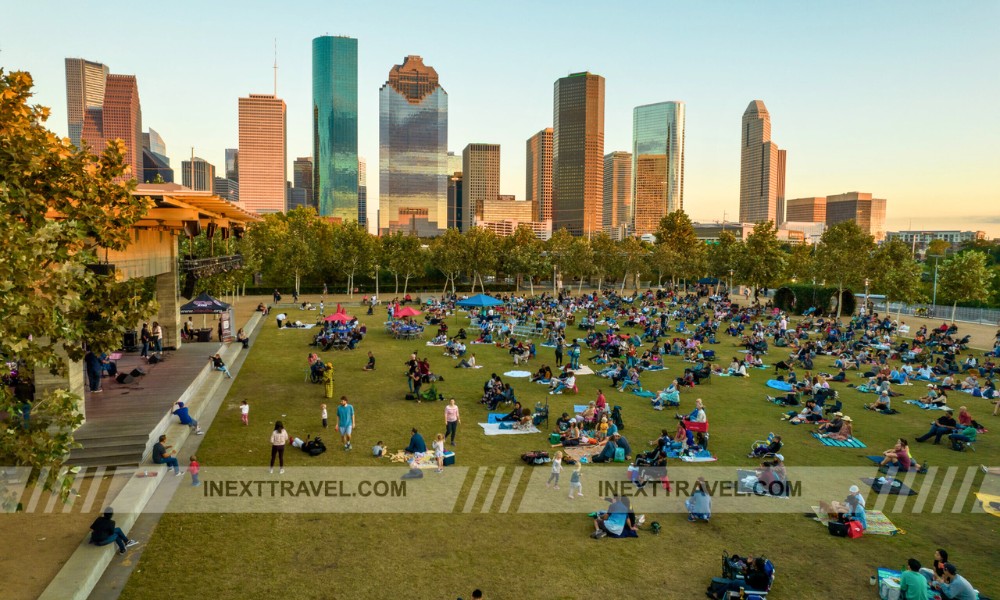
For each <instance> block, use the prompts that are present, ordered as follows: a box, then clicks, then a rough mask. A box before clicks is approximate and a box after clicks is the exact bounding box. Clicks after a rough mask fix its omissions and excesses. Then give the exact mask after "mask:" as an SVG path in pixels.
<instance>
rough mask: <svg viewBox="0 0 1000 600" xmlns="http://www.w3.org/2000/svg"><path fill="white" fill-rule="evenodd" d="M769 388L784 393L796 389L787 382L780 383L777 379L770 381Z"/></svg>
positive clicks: (768, 381) (768, 382)
mask: <svg viewBox="0 0 1000 600" xmlns="http://www.w3.org/2000/svg"><path fill="white" fill-rule="evenodd" d="M767 387H769V388H774V389H776V390H781V391H782V392H790V391H792V390H793V389H794V388H793V387H792V384H790V383H788V382H787V381H778V380H777V379H768V380H767Z"/></svg>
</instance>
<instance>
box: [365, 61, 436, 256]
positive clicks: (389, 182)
mask: <svg viewBox="0 0 1000 600" xmlns="http://www.w3.org/2000/svg"><path fill="white" fill-rule="evenodd" d="M449 175H450V174H449V173H448V93H447V92H445V90H444V88H443V87H441V84H440V83H439V81H438V74H437V71H435V70H434V69H433V68H431V67H429V66H427V65H425V64H424V61H423V59H422V58H421V57H419V56H407V57H406V58H405V59H404V60H403V64H401V65H396V66H394V67H392V69H391V70H390V71H389V78H388V80H387V81H386V83H385V85H383V86H382V88H381V89H380V90H379V231H380V232H381V233H391V232H393V231H403V232H406V233H410V234H413V235H419V236H434V235H437V234H439V233H441V232H443V231H444V230H445V229H446V227H447V212H448V178H449Z"/></svg>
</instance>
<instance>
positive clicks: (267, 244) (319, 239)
mask: <svg viewBox="0 0 1000 600" xmlns="http://www.w3.org/2000/svg"><path fill="white" fill-rule="evenodd" d="M329 227H330V225H329V223H327V222H326V221H322V220H321V219H320V218H319V217H317V216H316V211H315V210H313V209H312V208H310V207H298V208H295V209H293V210H291V211H289V212H287V213H270V214H266V215H264V216H263V218H262V219H261V220H260V221H258V222H256V223H252V224H251V225H250V227H249V228H248V230H247V237H248V238H249V239H250V244H251V246H252V247H253V252H254V253H255V254H256V255H258V256H259V257H260V266H261V271H262V273H263V275H264V278H265V279H266V280H267V281H268V283H270V284H272V285H274V286H277V287H280V286H282V285H288V284H289V283H291V284H292V286H293V287H294V289H295V293H296V294H297V293H299V291H300V285H301V283H302V278H303V277H306V276H308V275H311V274H313V272H314V271H315V270H316V268H317V267H318V266H320V264H321V262H326V263H332V258H331V253H332V252H333V247H332V241H329V239H330V238H329V236H328V235H326V233H327V232H325V231H324V229H325V228H329ZM321 257H322V258H323V260H321ZM330 266H331V267H332V266H333V265H332V264H331V265H330ZM289 275H290V276H291V279H290V280H289Z"/></svg>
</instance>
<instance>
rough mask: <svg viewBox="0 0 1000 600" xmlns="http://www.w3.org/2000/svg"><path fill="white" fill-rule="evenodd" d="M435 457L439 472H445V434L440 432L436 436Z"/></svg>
mask: <svg viewBox="0 0 1000 600" xmlns="http://www.w3.org/2000/svg"><path fill="white" fill-rule="evenodd" d="M432 446H434V459H435V460H436V461H437V472H438V473H443V472H444V434H443V433H439V434H437V436H436V437H435V438H434V443H433V444H432Z"/></svg>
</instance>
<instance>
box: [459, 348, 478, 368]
mask: <svg viewBox="0 0 1000 600" xmlns="http://www.w3.org/2000/svg"><path fill="white" fill-rule="evenodd" d="M455 368H456V369H475V368H476V353H475V352H473V353H472V355H471V356H469V358H463V359H462V360H461V361H460V362H459V363H458V364H457V365H455Z"/></svg>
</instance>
